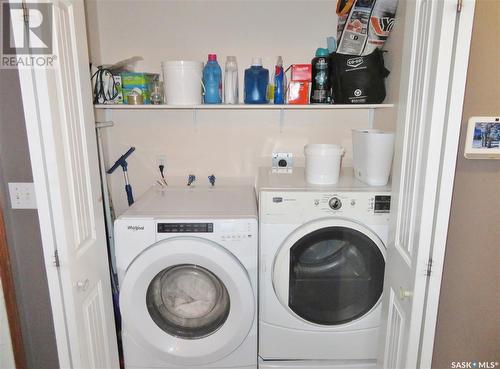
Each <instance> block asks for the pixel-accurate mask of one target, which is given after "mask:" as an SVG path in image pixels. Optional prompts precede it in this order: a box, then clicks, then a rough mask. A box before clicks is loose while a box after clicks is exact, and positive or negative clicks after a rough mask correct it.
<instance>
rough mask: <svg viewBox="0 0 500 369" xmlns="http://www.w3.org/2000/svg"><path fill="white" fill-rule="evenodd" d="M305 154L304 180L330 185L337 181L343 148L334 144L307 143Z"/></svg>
mask: <svg viewBox="0 0 500 369" xmlns="http://www.w3.org/2000/svg"><path fill="white" fill-rule="evenodd" d="M304 154H305V156H306V181H307V182H308V183H311V184H317V185H332V184H335V183H337V182H338V181H339V175H340V165H341V161H342V155H344V149H343V148H342V147H341V146H340V145H334V144H308V145H306V146H305V147H304Z"/></svg>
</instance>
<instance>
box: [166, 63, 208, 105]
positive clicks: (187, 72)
mask: <svg viewBox="0 0 500 369" xmlns="http://www.w3.org/2000/svg"><path fill="white" fill-rule="evenodd" d="M161 68H162V71H163V81H164V85H165V101H166V103H167V104H169V105H199V104H201V96H202V76H203V63H202V62H198V61H185V60H178V61H177V60H173V61H164V62H162V63H161Z"/></svg>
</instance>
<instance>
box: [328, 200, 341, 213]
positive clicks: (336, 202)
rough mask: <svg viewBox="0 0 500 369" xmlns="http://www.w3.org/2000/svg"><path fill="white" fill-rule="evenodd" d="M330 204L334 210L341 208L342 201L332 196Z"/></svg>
mask: <svg viewBox="0 0 500 369" xmlns="http://www.w3.org/2000/svg"><path fill="white" fill-rule="evenodd" d="M328 205H329V206H330V208H332V209H333V210H339V209H340V208H341V207H342V201H340V199H339V198H338V197H332V198H331V199H330V201H328Z"/></svg>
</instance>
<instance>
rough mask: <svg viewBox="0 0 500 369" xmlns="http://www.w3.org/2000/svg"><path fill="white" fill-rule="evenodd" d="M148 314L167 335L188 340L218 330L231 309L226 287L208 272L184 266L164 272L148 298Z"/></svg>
mask: <svg viewBox="0 0 500 369" xmlns="http://www.w3.org/2000/svg"><path fill="white" fill-rule="evenodd" d="M146 303H147V307H148V311H149V314H150V315H151V318H152V319H153V320H154V322H155V323H156V324H157V325H158V326H159V327H160V328H161V329H162V330H164V331H165V332H166V333H169V334H171V335H173V336H177V337H182V338H186V339H198V338H203V337H206V336H208V335H210V334H212V333H213V332H215V331H216V330H217V329H219V328H220V327H221V326H222V325H223V324H224V322H225V321H226V319H227V316H228V315H229V309H230V301H229V295H228V292H227V289H226V286H225V285H224V283H223V282H222V281H221V280H220V279H219V278H217V276H216V275H214V274H213V273H212V272H210V271H209V270H208V269H205V268H203V267H201V266H197V265H191V264H183V265H176V266H172V267H169V268H166V269H164V270H162V271H161V272H160V273H158V274H157V275H156V276H155V277H154V278H153V280H152V281H151V283H150V285H149V287H148V291H147V294H146Z"/></svg>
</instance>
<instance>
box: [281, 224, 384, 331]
mask: <svg viewBox="0 0 500 369" xmlns="http://www.w3.org/2000/svg"><path fill="white" fill-rule="evenodd" d="M384 255H385V248H384V245H383V243H382V241H381V240H380V239H379V237H378V236H377V235H376V234H375V233H374V232H372V231H371V230H370V229H368V228H367V227H365V226H363V225H361V224H358V223H356V222H353V221H351V220H347V219H338V218H337V219H332V218H327V219H320V220H317V221H313V222H310V223H306V224H304V225H303V226H301V227H299V228H298V229H297V230H295V232H293V233H292V234H291V235H290V236H289V237H288V238H287V239H286V240H285V242H284V243H283V244H282V246H281V248H280V249H279V251H278V253H277V255H276V258H275V261H274V265H273V283H274V289H275V292H276V295H277V297H278V299H279V300H280V302H281V304H282V305H283V306H284V307H285V308H286V309H287V310H288V311H289V312H290V313H291V314H293V315H294V316H296V317H297V318H298V319H301V320H302V321H306V322H308V323H311V324H313V325H320V326H328V327H331V326H337V325H341V324H346V323H349V322H352V321H354V320H357V319H360V318H361V317H363V316H365V315H366V314H368V313H369V312H370V311H372V309H373V308H374V307H375V306H376V305H377V304H378V303H379V300H380V297H381V295H382V288H383V282H384V267H385V256H384Z"/></svg>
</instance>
